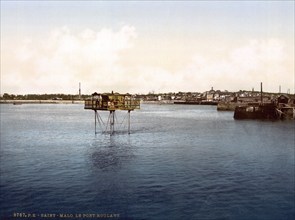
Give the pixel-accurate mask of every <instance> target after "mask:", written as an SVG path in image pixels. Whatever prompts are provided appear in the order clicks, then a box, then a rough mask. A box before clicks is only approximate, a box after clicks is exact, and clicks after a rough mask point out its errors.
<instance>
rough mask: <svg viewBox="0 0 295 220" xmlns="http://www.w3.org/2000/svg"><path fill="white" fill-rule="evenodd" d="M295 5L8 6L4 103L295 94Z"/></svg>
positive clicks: (72, 3) (6, 3)
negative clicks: (111, 96)
mask: <svg viewBox="0 0 295 220" xmlns="http://www.w3.org/2000/svg"><path fill="white" fill-rule="evenodd" d="M294 11H295V6H294V1H238V0H237V1H209V0H207V1H69V0H68V1H25V0H24V1H11V0H10V1H8V0H1V92H0V93H1V94H3V93H12V94H44V93H66V94H78V91H79V83H81V89H82V93H83V94H91V93H93V92H110V91H114V92H120V93H127V92H129V93H142V94H146V93H150V92H154V93H166V92H179V91H182V92H204V91H208V90H210V89H211V87H213V88H214V89H215V90H222V91H223V90H228V91H239V90H252V89H255V90H260V82H263V89H264V91H267V92H278V91H279V87H280V86H281V91H282V92H287V91H288V90H290V92H291V93H294V92H295V88H294V87H295V81H294V80H295V72H294V71H295V70H294V69H295V68H294V53H295V52H294V50H295V49H294V39H295V36H294V19H295V18H294Z"/></svg>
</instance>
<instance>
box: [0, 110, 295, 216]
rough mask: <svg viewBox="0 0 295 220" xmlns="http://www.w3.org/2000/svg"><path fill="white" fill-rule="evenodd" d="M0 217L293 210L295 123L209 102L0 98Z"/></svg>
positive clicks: (288, 212) (286, 213)
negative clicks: (100, 107)
mask: <svg viewBox="0 0 295 220" xmlns="http://www.w3.org/2000/svg"><path fill="white" fill-rule="evenodd" d="M0 108H1V142H0V143H1V148H0V171H1V172H0V219H1V220H6V219H14V220H18V219H36V220H37V219H38V220H39V219H42V220H48V219H51V220H52V219H53V220H54V219H159V220H162V219H181V220H182V219H201V220H202V219H239V220H240V219H241V220H243V219H245V220H246V219H250V220H255V219H257V220H258V219H265V220H272V219H273V220H289V219H290V220H293V219H295V205H294V204H295V182H294V177H295V166H294V161H295V160H294V155H295V154H294V149H295V136H294V135H295V123H294V120H290V121H262V120H234V119H233V112H220V111H217V110H216V106H203V105H168V104H166V105H159V104H142V105H141V108H140V109H139V110H135V111H132V112H131V113H130V134H128V113H127V112H126V111H116V114H115V125H114V129H115V132H114V133H113V134H110V132H108V129H109V126H108V124H107V122H108V117H109V112H107V111H101V112H98V116H97V118H98V119H99V121H97V127H96V130H97V133H96V134H95V114H94V111H91V110H84V106H83V105H82V104H22V105H12V104H1V105H0Z"/></svg>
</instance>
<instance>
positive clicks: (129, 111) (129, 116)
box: [128, 110, 130, 134]
mask: <svg viewBox="0 0 295 220" xmlns="http://www.w3.org/2000/svg"><path fill="white" fill-rule="evenodd" d="M128 134H130V110H128Z"/></svg>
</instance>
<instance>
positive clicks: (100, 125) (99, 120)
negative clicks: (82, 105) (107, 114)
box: [96, 113, 103, 131]
mask: <svg viewBox="0 0 295 220" xmlns="http://www.w3.org/2000/svg"><path fill="white" fill-rule="evenodd" d="M96 118H97V121H98V123H99V127H100V129H101V130H102V131H103V127H102V124H101V122H102V120H101V119H100V118H99V114H98V113H96Z"/></svg>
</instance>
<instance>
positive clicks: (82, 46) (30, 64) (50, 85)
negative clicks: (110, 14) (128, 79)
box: [2, 26, 137, 93]
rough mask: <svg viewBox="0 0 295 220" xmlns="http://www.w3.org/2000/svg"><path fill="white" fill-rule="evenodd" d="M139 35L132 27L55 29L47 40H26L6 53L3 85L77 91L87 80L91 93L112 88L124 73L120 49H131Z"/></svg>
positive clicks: (27, 89) (30, 89)
mask: <svg viewBox="0 0 295 220" xmlns="http://www.w3.org/2000/svg"><path fill="white" fill-rule="evenodd" d="M136 37H137V34H136V31H135V28H134V27H132V26H123V27H122V28H121V29H120V30H119V31H117V32H114V31H113V30H111V29H102V30H100V31H94V30H91V29H86V30H83V31H82V32H80V33H72V32H71V30H70V29H69V28H67V27H63V28H58V29H55V30H54V31H52V32H51V33H50V35H49V36H48V37H47V38H45V39H34V40H33V39H29V40H24V41H23V43H22V44H21V46H14V48H13V51H15V52H14V53H13V54H10V52H7V53H4V56H9V63H5V64H4V67H3V71H2V80H3V81H4V82H3V83H2V84H3V85H4V87H10V88H11V90H12V91H13V92H21V93H57V92H64V93H74V92H75V91H78V90H77V87H78V86H77V85H78V83H79V82H86V83H85V84H86V85H87V88H88V91H87V92H89V93H91V91H94V90H106V89H110V87H112V86H113V85H114V83H113V82H114V81H115V82H116V81H117V79H119V78H121V77H122V75H123V74H124V69H123V68H122V67H121V66H120V64H119V60H120V52H121V51H124V50H126V49H129V48H131V47H132V40H133V39H135V38H136ZM9 49H11V48H9ZM7 51H8V49H7ZM16 79H18V80H16Z"/></svg>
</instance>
